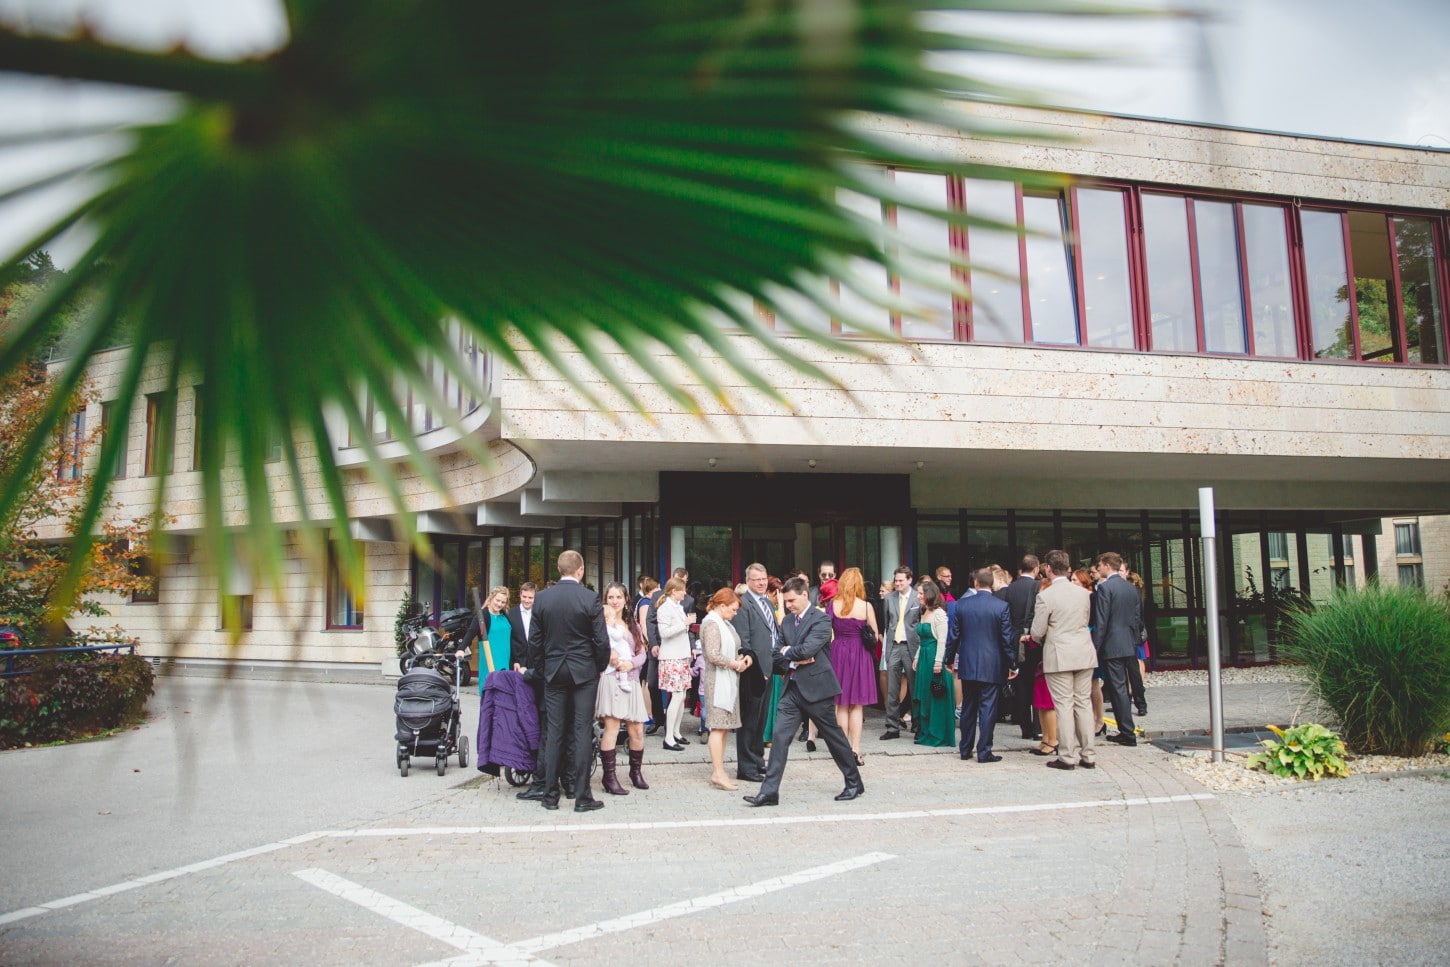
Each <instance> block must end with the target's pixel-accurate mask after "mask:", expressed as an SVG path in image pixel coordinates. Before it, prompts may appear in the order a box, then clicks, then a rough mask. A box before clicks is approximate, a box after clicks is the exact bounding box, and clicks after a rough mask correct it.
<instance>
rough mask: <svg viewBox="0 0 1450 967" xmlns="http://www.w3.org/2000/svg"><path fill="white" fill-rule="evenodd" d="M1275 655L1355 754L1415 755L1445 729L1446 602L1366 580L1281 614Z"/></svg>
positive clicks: (1448, 675) (1448, 723)
mask: <svg viewBox="0 0 1450 967" xmlns="http://www.w3.org/2000/svg"><path fill="white" fill-rule="evenodd" d="M1284 631H1285V634H1284V640H1283V642H1282V643H1281V644H1280V646H1279V653H1280V654H1281V655H1282V656H1283V657H1285V658H1287V659H1289V660H1290V661H1293V662H1297V663H1300V664H1302V665H1303V666H1304V668H1305V670H1306V672H1307V677H1308V680H1309V685H1310V687H1311V689H1312V690H1313V694H1314V695H1315V697H1317V698H1318V699H1319V701H1321V702H1322V703H1323V704H1324V705H1325V707H1326V708H1328V709H1329V710H1330V711H1331V712H1333V713H1334V715H1335V716H1336V717H1337V718H1338V720H1339V733H1340V735H1341V736H1342V737H1343V738H1344V741H1345V744H1347V745H1348V746H1349V748H1350V749H1351V750H1353V751H1354V752H1358V753H1362V754H1370V753H1381V754H1388V755H1402V756H1417V755H1421V754H1423V753H1424V752H1425V751H1426V750H1427V749H1428V748H1429V747H1430V745H1431V743H1432V742H1433V741H1434V740H1435V739H1436V738H1437V737H1439V736H1441V735H1443V734H1444V733H1445V731H1446V730H1447V729H1450V600H1447V599H1446V598H1444V597H1438V596H1437V597H1431V596H1429V595H1427V594H1426V593H1425V592H1424V591H1423V590H1419V589H1415V588H1401V587H1397V586H1390V585H1379V584H1371V585H1369V586H1368V587H1366V588H1365V589H1364V590H1361V591H1340V592H1338V593H1336V594H1335V595H1334V597H1333V598H1332V599H1331V600H1330V601H1329V602H1328V603H1327V604H1322V605H1320V606H1319V607H1317V608H1315V609H1314V610H1313V611H1301V612H1297V613H1293V614H1291V615H1289V616H1288V620H1287V623H1286V625H1285V628H1284Z"/></svg>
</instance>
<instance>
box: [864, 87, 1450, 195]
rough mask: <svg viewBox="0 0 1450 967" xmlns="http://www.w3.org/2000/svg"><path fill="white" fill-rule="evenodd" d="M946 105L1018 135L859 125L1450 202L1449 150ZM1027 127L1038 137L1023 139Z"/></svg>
mask: <svg viewBox="0 0 1450 967" xmlns="http://www.w3.org/2000/svg"><path fill="white" fill-rule="evenodd" d="M952 109H953V110H956V111H959V112H961V113H962V114H964V115H968V116H973V117H975V118H977V119H978V120H981V121H985V122H988V123H990V124H993V125H995V126H998V127H1007V128H1016V129H1019V130H1021V131H1022V132H1023V136H1020V137H1014V136H1012V135H1011V134H1006V135H997V136H984V135H971V136H966V135H963V134H962V133H960V132H954V131H949V130H946V129H943V128H932V127H928V126H925V125H913V124H903V123H901V122H898V121H888V120H883V119H867V120H865V121H864V122H863V123H865V124H867V125H868V126H870V127H872V128H874V129H875V130H877V131H882V132H890V133H892V134H898V135H902V136H905V137H908V138H910V139H912V140H913V141H914V142H915V143H916V144H925V145H927V146H928V147H929V149H930V150H933V151H934V152H935V153H937V154H938V155H939V156H940V157H942V158H943V159H947V160H951V161H955V162H979V163H983V164H994V165H1004V166H1008V167H1012V168H1024V169H1027V170H1029V171H1042V172H1050V173H1055V174H1067V175H1075V176H1079V177H1083V178H1102V179H1112V180H1126V181H1142V182H1152V183H1156V184H1160V185H1179V186H1185V187H1188V186H1192V187H1197V188H1209V189H1217V190H1222V191H1231V192H1247V193H1263V194H1270V195H1282V196H1285V197H1289V198H1299V199H1304V200H1306V201H1307V200H1320V201H1331V202H1355V203H1360V204H1370V205H1391V206H1403V207H1407V208H1427V209H1432V210H1440V211H1443V210H1445V209H1447V208H1450V153H1447V152H1443V151H1417V150H1415V149H1413V148H1399V147H1392V146H1389V145H1376V144H1356V143H1353V142H1346V141H1335V140H1332V139H1329V138H1308V137H1289V136H1285V135H1277V134H1269V133H1263V132H1257V131H1235V130H1230V129H1225V128H1211V127H1198V126H1194V125H1188V124H1171V123H1166V122H1162V121H1149V120H1141V119H1134V118H1119V117H1106V116H1103V115H1096V114H1086V113H1078V112H1072V111H1046V110H1032V109H1029V108H1020V107H1011V106H1007V105H993V104H977V103H963V104H957V105H953V106H952ZM1029 130H1030V131H1031V132H1032V133H1033V134H1036V135H1039V136H1041V137H1038V138H1035V139H1034V138H1031V137H1027V136H1026V134H1027V132H1028V131H1029ZM1044 137H1045V138H1051V139H1056V140H1055V141H1051V142H1046V141H1044V140H1043V138H1044Z"/></svg>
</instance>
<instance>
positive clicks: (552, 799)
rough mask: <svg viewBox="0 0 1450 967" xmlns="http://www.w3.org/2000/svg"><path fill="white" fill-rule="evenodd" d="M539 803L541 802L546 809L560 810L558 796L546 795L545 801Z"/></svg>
mask: <svg viewBox="0 0 1450 967" xmlns="http://www.w3.org/2000/svg"><path fill="white" fill-rule="evenodd" d="M539 801H540V803H542V804H543V807H544V808H545V809H558V808H559V797H558V795H553V796H550V795H548V794H547V793H546V794H545V795H544V797H543V799H541V800H539Z"/></svg>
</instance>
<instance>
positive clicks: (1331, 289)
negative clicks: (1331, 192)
mask: <svg viewBox="0 0 1450 967" xmlns="http://www.w3.org/2000/svg"><path fill="white" fill-rule="evenodd" d="M1299 222H1300V225H1301V226H1302V227H1303V233H1304V276H1305V280H1306V282H1307V283H1308V285H1307V289H1308V297H1309V325H1310V340H1311V341H1310V345H1311V346H1312V347H1313V352H1314V358H1315V359H1353V358H1354V336H1353V332H1352V328H1353V327H1352V324H1351V319H1352V317H1351V315H1350V303H1349V269H1348V267H1347V266H1346V264H1345V261H1344V217H1343V216H1342V215H1341V214H1340V213H1339V212H1322V211H1313V210H1311V209H1305V210H1304V211H1302V212H1301V213H1300V214H1299Z"/></svg>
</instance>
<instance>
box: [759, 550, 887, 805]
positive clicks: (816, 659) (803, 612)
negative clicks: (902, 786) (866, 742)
mask: <svg viewBox="0 0 1450 967" xmlns="http://www.w3.org/2000/svg"><path fill="white" fill-rule="evenodd" d="M781 593H782V596H783V597H784V598H785V608H786V615H785V621H783V622H782V623H781V628H780V639H779V641H780V647H778V648H776V650H775V655H774V656H773V657H774V663H775V671H776V673H777V674H779V675H784V676H786V684H785V691H783V692H782V693H781V695H780V704H779V705H778V706H776V710H775V734H774V735H772V736H771V740H770V765H769V766H767V767H766V770H765V781H764V782H762V783H761V784H760V792H759V793H757V794H756V795H754V796H746V797H745V801H746V802H748V803H750V805H752V806H778V805H780V780H781V777H782V776H783V775H784V773H785V762H786V756H787V755H789V753H790V744H791V742H792V741H793V740H794V739H795V731H796V729H798V728H800V724H801V722H802V720H804V719H809V720H810V721H812V722H814V723H815V725H816V731H817V732H818V733H820V736H821V738H822V739H824V740H825V743H826V748H828V749H830V750H831V758H832V759H835V760H836V768H838V769H840V770H841V775H842V777H844V778H845V780H846V788H845V789H842V790H841V792H840V793H839V794H838V795H837V796H836V801H837V802H846V801H847V800H851V799H855V798H856V797H857V796H859V795H861V794H862V793H863V792H865V791H866V786H865V784H863V783H862V782H861V770H860V769H857V768H856V754H855V753H854V752H852V751H851V743H850V741H849V740H848V739H847V738H846V733H845V732H842V731H841V726H840V725H838V724H837V723H836V702H835V698H836V696H837V695H839V694H841V684H840V682H838V681H837V680H836V672H835V670H834V669H832V668H831V650H830V645H831V619H830V618H827V617H826V613H825V612H824V611H821V610H820V609H818V608H813V607H811V598H810V594H809V586H808V585H807V584H806V581H805V579H804V578H791V579H790V580H789V581H787V582H785V586H784V588H782V591H781Z"/></svg>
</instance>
